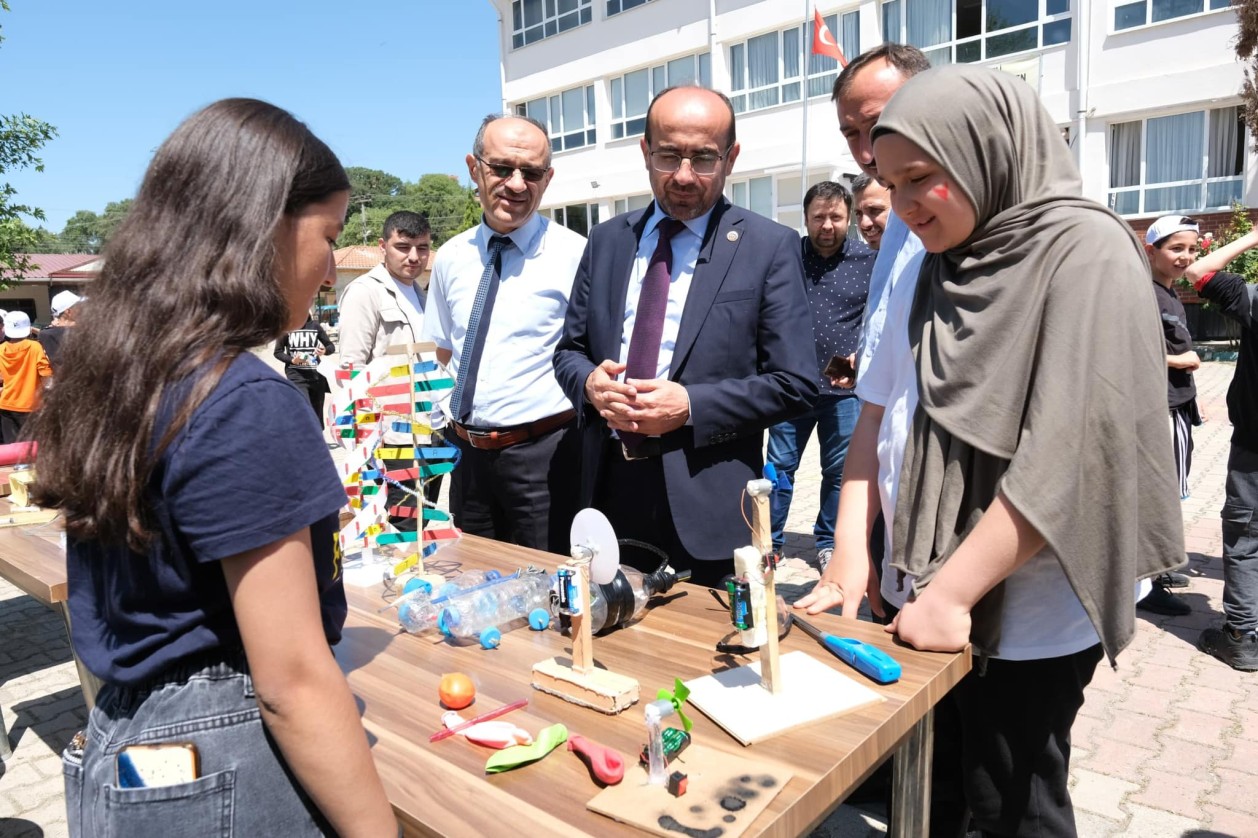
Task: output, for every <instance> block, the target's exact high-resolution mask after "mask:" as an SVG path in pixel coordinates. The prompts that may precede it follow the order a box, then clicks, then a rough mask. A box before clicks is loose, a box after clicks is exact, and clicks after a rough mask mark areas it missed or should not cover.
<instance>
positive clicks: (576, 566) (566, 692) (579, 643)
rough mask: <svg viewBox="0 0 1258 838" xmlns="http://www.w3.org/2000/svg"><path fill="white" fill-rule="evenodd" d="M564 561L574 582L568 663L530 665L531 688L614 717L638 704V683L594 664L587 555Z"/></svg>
mask: <svg viewBox="0 0 1258 838" xmlns="http://www.w3.org/2000/svg"><path fill="white" fill-rule="evenodd" d="M577 549H578V550H579V551H580V552H581V553H582V555H581V557H579V558H578V557H574V558H573V559H572V560H571V561H569V562H568V566H569V567H571V568H572V570H573V573H574V575H575V580H576V594H577V597H576V598H577V599H578V600H579V602H578V603H576V606H577V607H576V609H574V610H575V613H573V615H572V632H571V636H572V660H571V661H568V660H565V659H564V658H551V659H550V660H545V661H542V662H540V663H538V664H535V665H534V666H533V688H534V689H538V690H541V691H542V692H544V693H550V694H551V695H557V696H559V697H560V698H562V699H564V700H565V701H571V702H572V703H573V704H580V705H582V706H583V707H592V708H594V709H595V710H598V711H599V712H600V713H607V714H608V715H615V714H616V713H619V712H621V711H622V710H626V709H628V708H629V707H631V706H632V705H634V704H636V703H637V701H638V682H637V681H636V680H634V679H633V678H630V677H628V676H626V675H618V674H616V673H615V672H608V671H607V670H606V669H598V668H596V667H595V665H594V632H593V630H592V627H591V626H590V556H589V555H588V552H587V551H585V550H580V548H577Z"/></svg>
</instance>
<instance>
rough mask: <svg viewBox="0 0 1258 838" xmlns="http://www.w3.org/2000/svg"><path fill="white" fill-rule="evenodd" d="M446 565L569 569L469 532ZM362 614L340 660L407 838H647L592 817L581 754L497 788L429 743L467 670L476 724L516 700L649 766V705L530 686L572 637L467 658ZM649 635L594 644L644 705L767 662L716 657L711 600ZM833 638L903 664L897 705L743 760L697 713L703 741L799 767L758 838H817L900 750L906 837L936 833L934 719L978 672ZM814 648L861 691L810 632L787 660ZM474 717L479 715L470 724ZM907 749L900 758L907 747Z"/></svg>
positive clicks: (937, 658)
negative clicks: (582, 701) (444, 686)
mask: <svg viewBox="0 0 1258 838" xmlns="http://www.w3.org/2000/svg"><path fill="white" fill-rule="evenodd" d="M434 558H436V559H438V560H440V562H441V563H442V564H449V563H451V562H461V563H462V566H463V569H475V568H484V569H489V568H496V569H499V570H503V571H510V570H514V569H516V568H519V567H523V566H525V565H527V564H529V563H532V564H534V565H536V566H538V567H544V568H546V569H547V570H553V569H554V568H555V567H556V565H557V564H559V563H561V562H562V558H561V557H558V556H554V555H551V554H548V553H540V552H536V551H533V550H526V549H523V548H518V547H513V546H511V545H504V544H500V543H497V542H493V541H488V540H485V539H479V538H475V537H472V536H465V537H464V538H463V539H462V540H461V541H460V542H458V543H456V544H452V545H450V546H447V547H445V548H444V549H443V550H441V551H440V552H439V553H438V554H437V555H436V556H435V557H434ZM348 590H349V598H350V613H349V618H348V620H347V621H346V626H345V634H344V639H343V640H342V642H341V643H340V644H339V645H338V646H337V647H336V656H337V659H338V661H339V662H340V664H341V667H342V669H344V670H345V672H346V674H347V677H348V678H349V682H350V686H351V688H352V689H353V691H354V693H355V694H356V695H357V696H358V698H359V700H360V702H361V704H362V710H363V723H364V725H365V726H366V728H367V730H368V732H369V734H370V736H371V738H372V740H373V743H374V747H373V749H372V752H373V754H374V756H375V761H376V765H377V766H378V768H379V770H380V773H381V777H382V778H383V780H384V784H385V788H386V790H387V792H388V794H389V799H390V800H391V801H392V802H393V806H394V809H395V810H396V812H397V814H398V818H399V820H400V822H401V823H402V824H403V826H404V828H405V832H406V834H408V835H430V834H435V835H474V834H476V835H501V834H508V833H511V834H523V835H544V834H555V835H599V836H604V835H631V834H633V835H640V834H642V833H640V832H639V831H638V830H636V829H634V828H632V827H629V826H626V825H623V824H620V823H617V822H615V821H613V820H611V819H610V818H606V817H604V816H602V815H599V814H596V813H594V812H592V811H589V810H587V809H586V808H585V804H586V802H587V801H588V800H589V799H590V798H591V797H593V796H594V795H595V794H596V793H597V792H598V788H597V787H596V786H595V785H594V783H593V782H592V781H591V780H590V777H589V774H588V772H587V770H586V768H585V767H584V765H583V764H582V763H581V761H580V760H578V759H577V758H576V757H574V756H572V755H571V754H567V753H563V754H560V753H556V754H552V755H551V756H549V757H547V758H546V759H544V760H542V761H541V762H539V763H536V764H534V765H532V766H529V767H526V768H522V769H518V770H516V771H511V772H507V773H505V774H497V775H492V776H487V775H485V773H484V764H485V760H486V758H487V756H488V754H489V753H490V752H489V751H487V750H486V749H484V748H480V747H478V746H476V745H474V744H472V743H469V742H467V741H465V740H462V739H461V738H459V737H451V738H449V739H446V740H444V741H441V742H437V743H432V744H430V743H429V742H428V736H429V735H430V734H431V733H433V732H434V731H436V730H439V729H440V728H441V722H440V717H441V713H442V709H441V707H440V706H439V704H438V700H437V684H438V681H439V680H440V678H441V675H442V674H443V673H447V672H456V671H462V672H466V673H468V674H469V675H472V676H473V678H474V679H475V680H476V682H477V685H478V692H477V702H476V705H475V712H478V713H479V712H484V711H486V710H489V709H493V708H495V707H497V706H499V705H501V704H506V703H508V702H511V701H514V700H516V699H518V698H528V699H529V706H528V707H526V708H524V709H523V710H517V711H515V712H514V713H512V714H511V715H510V716H508V717H507V718H508V719H512V720H514V721H516V722H517V723H518V724H520V725H521V726H522V727H524V728H526V729H528V730H530V731H533V732H534V733H536V731H538V730H540V729H541V728H543V727H545V726H548V725H551V724H554V723H556V722H562V723H563V724H565V725H566V726H567V727H568V729H569V731H570V732H572V733H580V734H582V735H584V736H586V737H588V738H590V739H592V740H594V741H595V742H598V743H600V744H603V745H607V746H610V747H613V748H615V749H617V750H619V751H620V752H621V753H622V754H623V755H625V756H626V758H629V759H636V754H637V753H638V750H639V749H640V748H641V745H642V743H643V742H644V741H645V727H644V725H643V721H642V703H639V704H637V705H634V706H633V707H631V708H630V709H628V710H627V711H625V712H624V713H622V714H620V715H618V716H605V715H602V714H601V713H598V712H596V711H594V710H589V709H586V708H582V707H578V706H576V705H573V704H569V703H568V702H565V701H563V700H562V699H560V698H557V697H555V696H552V695H547V694H545V693H541V692H539V691H537V690H534V689H533V688H532V687H531V686H530V683H531V670H532V666H533V664H535V663H537V662H538V661H541V660H544V659H547V658H549V657H553V656H555V655H562V654H570V653H571V641H570V640H569V639H568V638H567V637H564V636H563V635H561V634H559V633H558V632H556V631H554V630H550V631H546V632H533V631H530V630H528V629H519V630H516V631H512V632H508V633H507V634H504V635H503V638H502V645H501V647H500V648H498V649H496V650H492V651H485V650H482V649H481V648H480V647H479V646H475V647H468V646H454V645H451V644H450V643H448V642H442V641H440V640H439V639H438V638H437V637H427V636H413V635H408V634H405V633H403V632H401V630H400V629H399V628H398V626H397V623H396V621H395V619H394V617H393V614H392V612H385V613H383V614H378V613H376V609H377V608H379V607H380V606H381V605H383V604H384V602H383V600H382V599H381V597H380V590H379V589H360V588H349V589H348ZM662 599H663V601H664V603H665V604H663V605H661V606H659V607H656V608H653V609H650V610H648V611H647V612H646V614H645V616H644V617H643V618H642V619H641V620H640V621H639V622H638V623H636V624H634V625H632V626H629V627H627V628H623V629H620V630H618V631H615V632H613V633H611V634H609V635H606V636H604V637H599V638H596V640H595V645H594V654H595V658H596V660H597V661H598V663H599V664H600V665H605V666H606V667H607V668H608V669H610V670H611V671H613V672H618V673H621V674H624V675H629V676H632V677H634V678H637V679H638V680H639V682H640V683H641V691H642V696H643V699H644V700H645V701H650V700H652V699H653V698H654V696H655V693H656V691H658V690H659V689H660V688H664V687H668V688H671V686H672V683H673V678H674V676H677V677H680V678H681V679H682V680H689V679H691V678H694V677H697V676H700V675H704V674H708V673H711V672H713V671H714V670H718V669H726V668H729V667H730V666H736V665H741V664H743V663H748V662H752V661H754V660H755V658H754V657H753V658H750V659H744V658H730V657H729V656H726V655H719V654H718V653H717V652H716V651H715V650H714V645H715V643H716V641H717V640H719V639H720V638H721V637H722V636H723V635H725V634H726V633H727V632H728V631H729V629H730V626H729V620H728V612H726V611H725V610H723V609H721V607H720V606H719V605H718V604H717V603H716V601H715V600H714V599H713V598H712V597H711V596H710V595H709V594H708V593H707V592H706V591H705V590H704V589H702V588H698V587H695V586H691V585H680V586H678V587H677V588H674V590H673V591H672V592H671V593H670V594H669V595H667V596H666V597H664V598H662ZM814 622H815V623H816V624H817V625H818V626H820V627H822V628H823V629H824V630H828V631H831V632H835V633H838V634H841V635H845V636H852V637H857V638H859V639H861V640H863V641H866V642H871V643H874V644H875V645H878V646H880V647H882V648H884V649H885V650H887V651H889V652H891V653H892V654H893V655H894V656H895V658H896V659H897V660H898V661H899V662H900V663H901V665H902V667H903V670H904V671H903V676H902V677H901V679H900V680H899V681H898V682H896V683H895V684H892V685H889V686H886V687H877V685H874V684H873V683H872V682H869V681H866V682H865V683H868V684H870V685H871V686H875V687H876V688H877V689H878V691H879V692H880V693H881V694H882V695H884V696H885V697H886V699H887V700H886V701H883V702H879V703H877V704H874V705H871V706H868V707H865V708H862V709H859V710H855V711H852V712H851V713H848V714H846V715H843V716H840V717H838V718H832V719H830V720H828V721H822V722H818V723H816V724H813V725H808V726H804V727H801V728H798V729H796V730H794V731H789V732H787V733H784V734H781V735H779V736H777V737H774V738H772V739H770V740H768V741H765V742H761V743H759V744H756V745H753V746H751V747H747V748H744V747H742V746H741V745H739V744H738V742H737V741H735V740H734V739H733V738H731V737H730V736H729V735H727V734H726V733H725V732H724V731H722V730H721V729H720V728H719V727H717V725H716V724H715V723H714V722H712V721H711V720H710V719H708V718H707V717H706V716H704V715H703V714H702V713H700V712H698V711H697V710H696V711H694V712H693V713H690V714H689V715H691V717H692V718H693V720H694V725H695V726H694V731H693V736H694V741H695V742H696V743H699V744H703V745H705V746H708V747H712V748H716V749H719V750H721V751H724V752H728V753H732V754H738V755H740V756H742V757H745V758H750V759H755V760H757V761H766V762H770V763H778V764H780V765H782V766H785V767H787V768H788V769H789V770H790V771H791V772H792V773H793V774H794V778H793V779H792V780H791V781H790V782H789V783H788V784H787V785H786V787H785V788H783V789H782V791H781V792H780V793H779V794H778V795H777V796H776V797H775V798H774V799H773V802H772V803H771V804H770V806H769V808H768V809H767V810H766V811H765V812H764V813H762V814H761V816H760V817H759V818H758V819H757V820H756V821H755V822H754V823H753V824H752V827H751V829H750V831H749V832H748V833H747V834H750V835H758V834H763V835H774V836H794V835H801V834H805V833H807V832H808V831H809V830H810V829H812V828H813V827H815V826H816V825H817V824H819V823H820V822H821V820H822V819H823V818H824V817H825V816H826V815H827V814H829V813H830V812H831V811H832V810H833V809H835V808H836V807H837V806H838V805H839V803H840V802H841V801H842V800H843V798H844V797H845V796H846V795H847V794H848V793H850V792H851V790H852V789H853V788H855V787H856V786H857V785H858V784H859V783H860V781H861V780H863V779H864V778H865V777H866V776H868V775H869V773H871V772H872V771H873V769H874V768H875V767H876V766H877V765H879V764H880V763H881V762H882V761H883V760H884V759H885V758H886V757H887V756H888V755H889V754H891V753H892V752H896V753H897V754H901V755H902V757H903V758H901V759H897V760H896V778H895V782H896V783H897V784H898V787H899V788H902V789H906V790H908V792H909V793H907V794H903V793H902V794H899V795H897V805H899V804H903V808H901V809H898V811H897V817H896V819H895V820H896V827H897V830H896V832H897V834H900V835H914V836H917V835H921V836H925V835H926V834H927V831H926V811H927V808H928V803H929V783H930V775H929V764H930V749H931V730H930V719H931V708H932V707H933V706H934V705H935V704H936V703H937V702H938V701H939V700H940V699H941V698H942V697H943V695H944V694H945V693H946V692H947V691H948V690H949V689H950V688H951V687H952V686H953V685H954V684H956V683H957V681H959V680H960V679H961V677H962V676H964V675H965V673H966V672H968V671H969V668H970V656H969V651H968V650H966V651H965V652H960V653H953V654H935V653H926V652H917V651H915V650H912V649H909V648H906V647H900V646H895V645H894V644H893V643H892V642H891V641H890V639H889V637H888V635H886V634H885V633H884V632H883V631H882V629H881V627H880V626H876V625H873V624H871V623H862V622H857V621H855V620H840V619H839V618H837V617H833V616H830V615H819V616H818V617H817V618H816V619H815V621H814ZM796 649H800V650H804V651H806V652H808V653H810V654H812V655H814V656H815V657H817V658H818V659H820V660H824V661H826V662H827V663H828V664H831V665H833V666H834V667H835V668H836V669H839V670H841V671H844V672H848V673H850V674H852V675H853V676H854V677H856V678H858V679H861V680H864V679H863V678H862V676H860V675H859V674H857V673H856V672H855V670H852V669H849V668H848V667H846V665H845V664H843V663H842V662H841V661H839V660H838V659H837V658H833V657H831V656H830V655H829V654H827V653H826V652H824V651H823V650H822V649H821V647H820V646H819V645H818V644H817V643H815V642H814V641H813V640H811V639H810V638H808V637H807V636H806V635H805V634H804V633H803V632H802V631H799V630H798V629H795V630H793V631H792V632H791V633H790V634H789V635H788V636H787V637H786V638H785V639H784V640H783V642H782V651H783V653H786V652H789V651H792V650H796ZM471 712H472V711H468V713H471ZM897 749H898V750H897Z"/></svg>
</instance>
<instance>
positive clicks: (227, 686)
mask: <svg viewBox="0 0 1258 838" xmlns="http://www.w3.org/2000/svg"><path fill="white" fill-rule="evenodd" d="M348 196H349V182H348V179H347V178H346V176H345V172H344V170H343V169H342V168H341V165H340V163H339V162H338V161H337V159H336V157H335V155H333V153H332V152H331V151H330V150H329V149H328V147H327V146H326V145H325V144H324V143H323V142H321V141H320V140H319V139H318V138H316V137H315V136H314V135H313V134H311V132H310V131H309V129H307V128H306V126H305V125H303V124H302V123H300V122H298V121H297V120H296V119H294V118H293V117H292V115H290V114H289V113H287V112H285V111H283V110H281V109H279V108H276V107H274V106H272V105H269V104H266V103H265V102H259V101H255V100H249V99H228V100H223V101H221V102H216V103H214V104H212V105H210V106H209V107H207V108H205V109H204V110H202V111H200V112H199V113H197V114H195V115H193V116H192V117H190V118H189V119H188V120H187V121H186V122H184V123H183V124H182V125H181V126H179V128H178V129H176V131H175V132H174V134H172V135H171V137H170V138H169V139H168V140H166V142H165V143H163V145H162V146H161V148H159V149H158V151H157V153H156V155H155V156H154V158H153V162H152V164H151V165H150V166H149V170H148V173H147V174H146V176H145V179H144V183H143V184H142V186H141V187H140V192H139V194H138V196H137V197H136V200H135V205H134V207H133V208H132V210H131V212H130V213H129V214H128V216H127V219H126V221H125V222H124V223H123V225H122V227H121V228H120V229H119V231H118V233H117V235H116V236H115V237H114V239H113V240H112V241H111V242H110V244H109V247H108V249H107V250H106V253H105V260H106V263H105V267H104V269H103V272H102V274H101V276H100V279H99V280H98V281H97V282H96V283H95V285H94V287H93V292H92V305H91V306H90V307H89V308H87V310H86V311H85V312H84V315H83V318H82V323H81V325H80V327H79V328H80V332H79V334H78V335H77V336H76V339H75V340H74V341H71V342H69V343H67V345H66V347H65V352H64V365H63V369H64V375H61V376H59V377H58V380H57V386H56V387H55V388H53V389H52V390H50V391H49V393H48V396H47V398H46V399H45V402H44V404H43V406H42V408H41V409H40V410H39V411H38V412H37V414H36V415H35V416H34V417H33V418H32V427H31V431H32V436H33V437H34V438H35V439H37V440H38V441H39V446H40V448H39V455H38V468H39V473H40V480H39V483H38V485H37V487H36V491H35V493H36V496H37V498H38V502H39V503H41V504H42V505H44V506H49V507H56V508H58V509H60V510H62V512H63V513H64V515H65V524H66V531H67V535H68V544H67V551H66V552H67V555H66V558H67V566H68V572H69V582H70V614H71V622H72V635H73V639H74V644H75V648H76V649H77V651H78V652H79V654H80V656H81V657H82V659H83V661H84V663H85V664H86V665H87V666H88V668H89V669H91V670H92V672H94V673H95V674H96V675H98V676H100V678H101V679H103V681H104V682H105V686H104V687H103V688H102V690H101V691H100V693H99V695H98V696H97V702H96V706H95V708H94V709H93V710H92V712H91V715H90V718H89V723H88V729H87V732H86V737H85V741H80V742H76V743H74V744H72V745H71V747H70V748H69V749H67V751H66V754H65V771H66V803H67V807H68V809H69V820H70V831H71V834H72V835H81V836H96V835H162V836H163V838H171V836H177V835H193V834H196V835H205V834H215V835H231V834H235V835H250V836H252V835H307V834H320V833H328V832H336V833H339V834H341V835H394V834H395V833H396V829H397V826H396V822H395V820H394V817H393V814H392V811H391V809H390V807H389V803H388V800H387V799H386V797H385V794H384V790H383V787H382V786H381V783H380V779H379V777H378V775H377V774H376V770H375V767H374V765H373V763H372V758H371V753H370V751H369V749H368V744H367V740H366V736H365V735H364V732H363V728H362V724H361V722H360V720H359V718H358V713H357V709H356V707H355V703H354V699H353V696H352V695H351V694H350V691H349V688H348V685H347V684H346V682H345V678H344V676H343V675H342V674H341V672H340V669H339V668H338V666H337V664H336V661H335V660H334V658H333V657H332V653H331V649H330V645H329V644H331V643H335V642H336V641H337V640H338V639H339V638H340V633H341V626H342V624H343V622H344V618H345V611H346V605H345V593H344V589H343V587H342V580H341V576H340V571H341V568H340V557H339V552H338V551H337V549H336V530H337V526H336V521H337V513H338V511H339V509H340V507H341V506H342V505H343V504H344V502H345V495H344V491H343V490H342V488H341V485H340V481H339V480H338V478H337V474H336V470H335V468H334V466H333V465H332V463H331V461H330V459H329V458H328V455H327V450H326V448H325V447H324V444H323V439H322V435H321V433H320V429H319V426H318V423H317V422H316V421H315V419H314V417H313V416H312V414H311V412H310V408H309V406H308V405H307V403H306V401H305V399H304V398H303V397H302V395H301V394H300V393H299V392H298V391H297V390H296V389H295V388H294V387H293V386H292V385H291V384H289V383H288V382H287V381H285V380H284V379H283V378H282V377H281V376H280V375H278V374H277V373H275V372H274V371H272V370H271V369H269V368H268V367H267V366H266V365H265V364H264V363H263V362H262V361H261V360H259V359H258V358H257V357H255V356H254V355H253V354H252V353H251V352H250V351H249V350H250V349H251V348H252V347H256V346H259V345H261V344H264V343H266V342H268V341H272V340H275V339H276V338H277V337H278V336H280V335H282V334H283V333H284V332H285V331H287V330H290V329H295V328H298V327H300V326H301V325H302V323H303V322H304V321H305V319H306V312H307V311H308V309H309V307H310V304H311V301H312V300H313V298H314V296H315V294H316V292H317V291H318V289H319V286H320V284H321V283H323V282H324V281H325V280H326V279H328V278H329V277H330V276H332V275H333V270H334V268H333V263H332V248H333V247H335V241H336V237H337V235H338V234H339V233H340V230H341V225H342V221H343V219H344V217H345V209H346V203H347V201H348ZM188 744H190V745H191V746H192V747H194V748H195V750H196V753H197V756H198V757H199V766H198V767H197V768H196V769H195V770H193V769H189V770H186V771H176V772H175V775H174V778H173V779H174V780H175V782H173V783H170V782H169V780H170V778H167V779H166V780H164V781H161V782H159V784H157V785H152V786H150V787H147V788H129V787H126V785H127V784H126V783H124V782H121V780H122V779H123V778H122V776H121V775H122V774H125V773H126V772H125V771H124V770H123V769H124V766H125V765H126V764H129V762H130V760H131V759H132V758H133V756H134V755H135V752H136V751H137V750H138V749H136V747H135V746H140V745H159V746H169V747H176V748H181V747H184V746H185V745H188Z"/></svg>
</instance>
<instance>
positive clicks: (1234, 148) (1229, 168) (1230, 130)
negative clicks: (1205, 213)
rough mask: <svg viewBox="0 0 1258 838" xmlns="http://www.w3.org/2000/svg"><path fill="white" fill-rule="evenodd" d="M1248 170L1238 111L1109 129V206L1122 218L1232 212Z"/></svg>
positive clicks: (1198, 113)
mask: <svg viewBox="0 0 1258 838" xmlns="http://www.w3.org/2000/svg"><path fill="white" fill-rule="evenodd" d="M1244 167H1245V123H1244V122H1243V120H1242V116H1241V113H1240V109H1239V108H1236V107H1231V108H1214V109H1213V110H1208V111H1192V112H1190V113H1181V114H1173V115H1171V116H1159V117H1153V118H1151V119H1143V120H1137V121H1135V122H1119V123H1115V124H1112V125H1110V127H1109V206H1110V209H1112V210H1114V211H1115V212H1117V213H1119V214H1120V215H1142V214H1145V213H1150V214H1152V213H1170V212H1200V211H1201V210H1206V209H1220V208H1226V207H1229V206H1231V205H1232V203H1233V202H1234V201H1239V200H1240V198H1241V190H1242V188H1243V181H1244Z"/></svg>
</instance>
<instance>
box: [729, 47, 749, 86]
mask: <svg viewBox="0 0 1258 838" xmlns="http://www.w3.org/2000/svg"><path fill="white" fill-rule="evenodd" d="M729 83H730V89H731V90H745V89H746V88H747V65H746V62H745V61H744V60H743V45H742V44H734V46H732V47H730V48H729Z"/></svg>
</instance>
